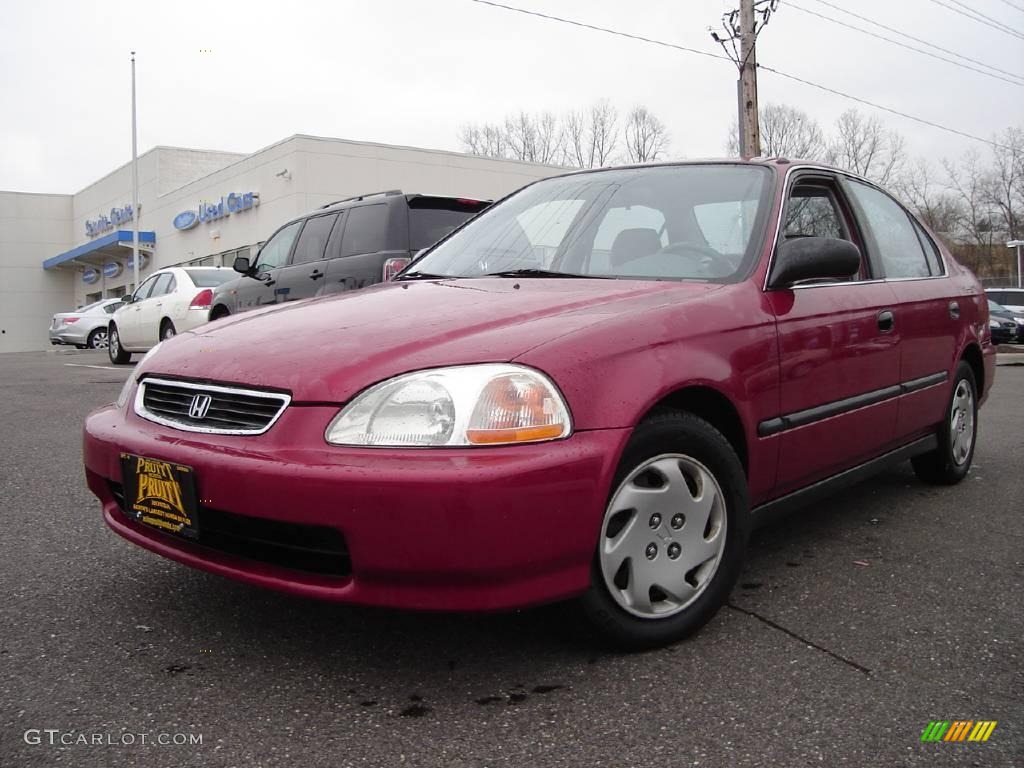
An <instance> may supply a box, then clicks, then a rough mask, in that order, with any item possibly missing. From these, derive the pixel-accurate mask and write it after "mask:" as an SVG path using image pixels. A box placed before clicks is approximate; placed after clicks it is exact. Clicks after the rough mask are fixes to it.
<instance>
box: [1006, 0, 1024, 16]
mask: <svg viewBox="0 0 1024 768" xmlns="http://www.w3.org/2000/svg"><path fill="white" fill-rule="evenodd" d="M1002 2H1004V3H1006V4H1007V5H1008V6H1010V7H1011V8H1013V9H1015V10H1018V11H1020V12H1021V13H1024V8H1021V7H1020V6H1019V5H1014V4H1013V3H1011V2H1010V0H1002Z"/></svg>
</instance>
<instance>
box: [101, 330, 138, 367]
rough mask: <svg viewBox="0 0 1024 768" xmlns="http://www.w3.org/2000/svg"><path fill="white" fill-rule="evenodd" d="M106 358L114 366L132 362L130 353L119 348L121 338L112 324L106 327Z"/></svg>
mask: <svg viewBox="0 0 1024 768" xmlns="http://www.w3.org/2000/svg"><path fill="white" fill-rule="evenodd" d="M107 356H108V357H110V362H112V363H113V364H114V365H124V364H125V363H130V362H131V361H132V353H131V352H128V351H126V350H125V349H124V348H123V347H122V346H121V336H120V334H118V332H117V326H116V325H114V324H113V323H111V324H110V325H109V326H107Z"/></svg>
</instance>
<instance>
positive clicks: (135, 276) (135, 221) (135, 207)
mask: <svg viewBox="0 0 1024 768" xmlns="http://www.w3.org/2000/svg"><path fill="white" fill-rule="evenodd" d="M132 280H133V281H134V283H135V285H134V287H133V288H132V291H133V292H134V291H137V290H138V289H139V145H138V137H137V132H136V123H135V51H132Z"/></svg>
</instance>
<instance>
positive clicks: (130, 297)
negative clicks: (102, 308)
mask: <svg viewBox="0 0 1024 768" xmlns="http://www.w3.org/2000/svg"><path fill="white" fill-rule="evenodd" d="M133 299H134V296H133V295H132V294H130V293H126V294H125V295H124V296H122V297H121V303H122V304H131V303H132V301H133Z"/></svg>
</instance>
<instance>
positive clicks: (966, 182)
mask: <svg viewBox="0 0 1024 768" xmlns="http://www.w3.org/2000/svg"><path fill="white" fill-rule="evenodd" d="M943 165H944V167H945V169H946V176H947V177H948V179H949V188H950V189H951V190H952V191H953V192H954V193H955V194H956V195H957V196H958V197H959V199H960V204H961V205H962V206H963V213H964V215H963V217H962V218H961V228H960V230H961V237H962V239H964V240H966V241H967V242H968V243H970V244H971V245H972V246H974V252H975V254H976V255H977V267H978V268H977V271H979V272H984V273H988V274H991V273H992V271H993V268H994V266H995V261H996V260H995V253H994V244H995V243H994V241H995V223H996V218H997V216H998V212H997V208H996V206H994V205H993V204H992V202H991V199H990V195H991V175H990V172H989V171H988V170H987V169H985V168H984V167H983V166H982V163H981V158H980V157H979V155H978V153H977V152H975V151H974V150H970V151H969V152H966V153H965V154H964V156H963V157H962V158H961V160H960V162H959V163H957V164H954V163H951V162H949V161H948V160H947V161H944V162H943Z"/></svg>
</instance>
